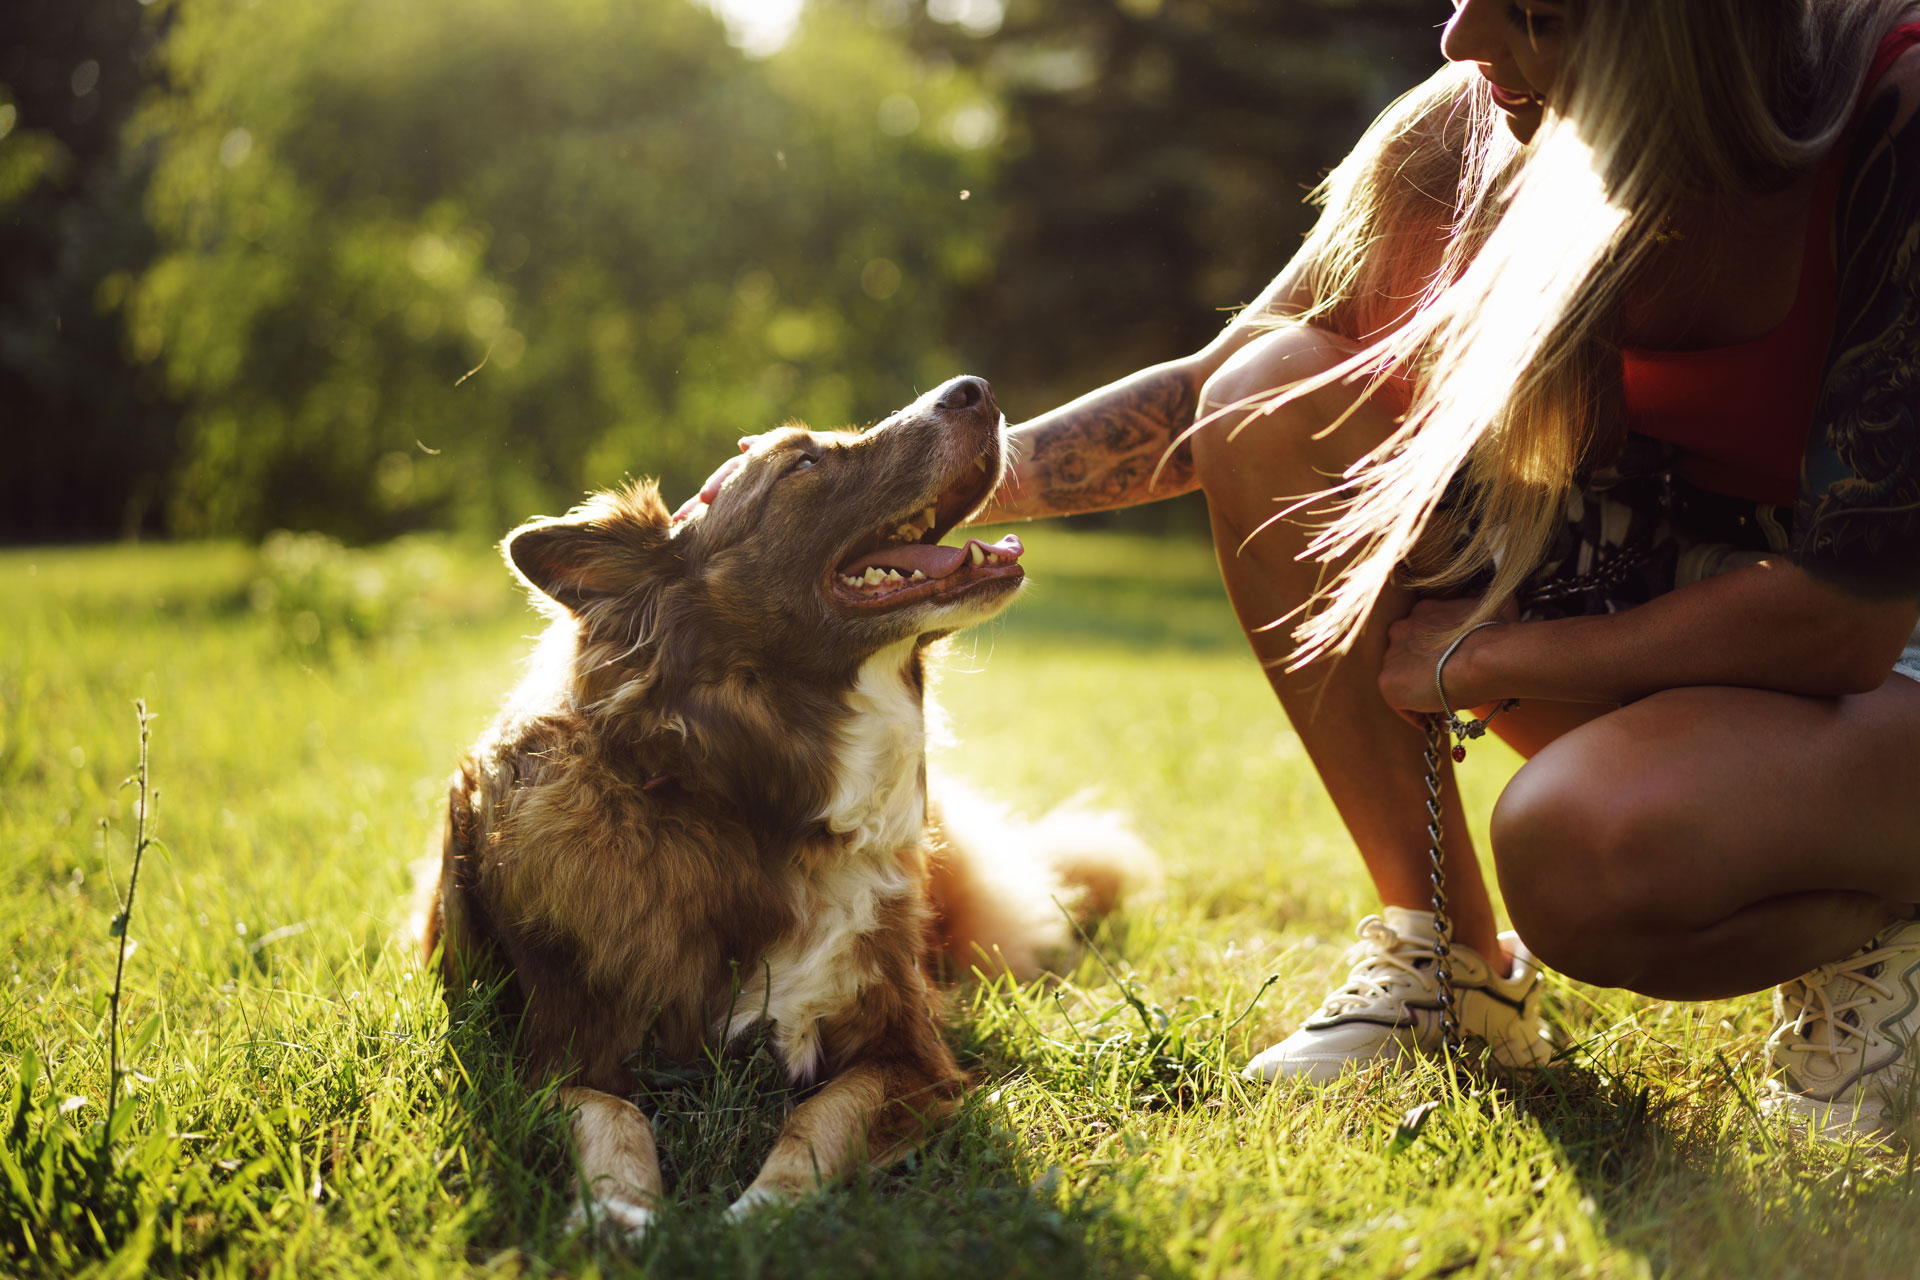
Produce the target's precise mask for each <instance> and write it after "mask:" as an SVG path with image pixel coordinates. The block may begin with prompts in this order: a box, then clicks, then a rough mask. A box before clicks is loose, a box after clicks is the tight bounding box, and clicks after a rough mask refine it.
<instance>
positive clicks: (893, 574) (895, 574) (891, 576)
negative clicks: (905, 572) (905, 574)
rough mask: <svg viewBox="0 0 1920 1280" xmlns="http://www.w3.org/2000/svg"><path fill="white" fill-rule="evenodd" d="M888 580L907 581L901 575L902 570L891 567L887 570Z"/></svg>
mask: <svg viewBox="0 0 1920 1280" xmlns="http://www.w3.org/2000/svg"><path fill="white" fill-rule="evenodd" d="M887 581H888V582H903V581H905V579H903V578H902V577H901V576H900V571H899V570H898V569H889V570H887Z"/></svg>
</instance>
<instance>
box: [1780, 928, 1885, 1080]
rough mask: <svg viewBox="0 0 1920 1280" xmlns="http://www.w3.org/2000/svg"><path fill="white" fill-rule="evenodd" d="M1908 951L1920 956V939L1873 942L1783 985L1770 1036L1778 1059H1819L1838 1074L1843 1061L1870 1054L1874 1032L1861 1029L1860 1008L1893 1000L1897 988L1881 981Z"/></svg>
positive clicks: (1862, 1027)
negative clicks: (1868, 1043)
mask: <svg viewBox="0 0 1920 1280" xmlns="http://www.w3.org/2000/svg"><path fill="white" fill-rule="evenodd" d="M1903 952H1920V939H1915V940H1905V939H1903V940H1901V941H1899V942H1893V943H1881V942H1879V941H1877V940H1876V941H1874V942H1869V943H1868V944H1867V945H1866V946H1865V947H1863V948H1861V949H1860V950H1859V951H1856V952H1855V953H1854V954H1852V955H1850V956H1848V957H1847V958H1846V959H1845V960H1836V961H1834V962H1833V963H1831V964H1823V965H1821V966H1820V967H1819V968H1818V969H1815V970H1814V971H1813V972H1812V973H1808V974H1805V975H1803V976H1801V977H1798V978H1795V979H1793V980H1792V981H1791V982H1783V983H1781V984H1780V987H1779V996H1780V1014H1781V1021H1780V1025H1779V1026H1778V1027H1776V1028H1775V1029H1774V1032H1773V1034H1772V1035H1771V1036H1769V1037H1768V1038H1767V1047H1768V1048H1769V1049H1770V1050H1772V1051H1773V1053H1774V1054H1775V1056H1776V1060H1777V1059H1778V1056H1779V1055H1782V1054H1800V1055H1809V1056H1812V1055H1817V1056H1819V1057H1821V1058H1825V1059H1826V1060H1827V1063H1828V1065H1829V1067H1830V1068H1831V1069H1836V1070H1837V1069H1838V1068H1839V1066H1840V1060H1841V1059H1842V1058H1851V1057H1853V1055H1855V1054H1857V1053H1863V1052H1865V1050H1866V1041H1867V1038H1868V1037H1869V1036H1870V1035H1871V1034H1872V1028H1871V1026H1867V1025H1862V1023H1863V1019H1862V1018H1861V1017H1860V1010H1862V1009H1865V1008H1868V1007H1869V1006H1871V1005H1873V1004H1874V1003H1876V1002H1877V1001H1881V1000H1890V999H1892V998H1893V996H1894V990H1893V988H1892V987H1891V986H1889V985H1888V984H1887V983H1885V982H1882V981H1881V980H1880V979H1881V976H1882V975H1883V974H1885V973H1886V964H1887V961H1888V960H1889V959H1891V958H1892V957H1893V956H1895V955H1898V954H1901V953H1903ZM1782 1065H1784V1064H1782ZM1822 1074H1825V1073H1822Z"/></svg>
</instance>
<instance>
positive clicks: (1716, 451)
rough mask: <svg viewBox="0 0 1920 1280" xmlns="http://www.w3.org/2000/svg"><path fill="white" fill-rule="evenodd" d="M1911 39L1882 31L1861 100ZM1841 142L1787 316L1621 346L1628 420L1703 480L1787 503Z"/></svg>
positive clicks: (1824, 342) (1817, 199) (1827, 259)
mask: <svg viewBox="0 0 1920 1280" xmlns="http://www.w3.org/2000/svg"><path fill="white" fill-rule="evenodd" d="M1916 44H1920V23H1908V24H1906V25H1904V26H1899V27H1895V28H1894V29H1893V30H1892V31H1891V32H1889V33H1888V34H1887V37H1886V39H1884V40H1882V41H1881V42H1880V50H1879V53H1878V54H1876V55H1875V57H1874V60H1873V66H1872V67H1871V68H1870V69H1869V71H1868V73H1867V79H1866V90H1863V92H1862V94H1861V99H1862V101H1865V98H1866V91H1867V90H1871V89H1872V88H1873V86H1874V85H1875V84H1877V83H1878V82H1879V80H1880V77H1882V76H1884V75H1885V74H1886V73H1887V68H1889V67H1891V66H1892V65H1893V62H1894V59H1896V58H1898V57H1899V56H1900V55H1901V54H1903V53H1905V52H1906V51H1907V50H1908V49H1910V48H1912V47H1913V46H1914V45H1916ZM1846 150H1847V148H1846V145H1845V143H1844V141H1843V143H1842V144H1841V145H1840V146H1836V147H1835V148H1834V150H1833V154H1832V155H1831V156H1829V157H1828V158H1827V161H1826V163H1825V164H1823V165H1822V166H1821V167H1820V172H1819V175H1818V176H1817V178H1816V179H1815V183H1814V194H1813V206H1812V211H1811V212H1810V213H1809V214H1808V216H1807V242H1806V248H1805V249H1804V250H1803V253H1802V258H1801V267H1800V289H1799V292H1798V293H1797V294H1796V295H1795V296H1794V300H1793V309H1792V310H1791V311H1789V312H1788V313H1787V318H1786V319H1785V320H1783V321H1781V322H1780V324H1779V325H1778V326H1776V327H1775V328H1774V329H1772V330H1771V331H1769V332H1767V333H1765V334H1763V335H1761V336H1760V337H1758V338H1754V339H1753V340H1752V341H1749V342H1741V343H1736V344H1734V345H1733V346H1730V347H1711V348H1708V349H1706V350H1701V351H1654V350H1646V349H1642V348H1637V347H1629V348H1627V349H1626V350H1625V351H1623V352H1622V353H1621V356H1622V365H1623V367H1624V368H1623V372H1624V374H1625V379H1626V399H1627V426H1628V428H1629V429H1630V430H1632V431H1636V432H1638V433H1639V434H1641V435H1643V436H1652V437H1653V438H1654V439H1656V440H1665V441H1668V442H1669V443H1671V444H1675V445H1678V446H1679V447H1680V455H1679V457H1678V458H1677V459H1676V461H1675V465H1674V472H1675V474H1677V475H1679V476H1680V477H1681V478H1683V479H1685V480H1689V481H1692V482H1693V483H1694V484H1697V485H1699V486H1700V487H1701V488H1703V489H1709V490H1712V491H1713V492H1716V493H1724V494H1729V495H1731V496H1734V497H1739V498H1750V499H1752V500H1753V501H1755V502H1770V503H1775V504H1778V505H1781V506H1788V505H1791V504H1792V503H1793V500H1794V496H1795V492H1796V490H1797V489H1798V487H1799V479H1800V459H1801V455H1802V454H1804V453H1805V452H1806V448H1807V433H1808V432H1809V431H1810V430H1812V428H1813V415H1814V410H1815V408H1816V407H1817V401H1818V399H1819V395H1820V383H1821V379H1822V377H1823V376H1824V374H1825V372H1826V364H1827V349H1828V347H1829V346H1830V345H1831V343H1832V340H1833V321H1834V315H1833V308H1834V291H1835V287H1836V284H1837V282H1836V280H1835V279H1834V262H1833V243H1832V241H1833V214H1834V203H1835V200H1836V198H1837V197H1838V195H1839V191H1840V180H1841V173H1842V170H1843V169H1844V167H1845V164H1846Z"/></svg>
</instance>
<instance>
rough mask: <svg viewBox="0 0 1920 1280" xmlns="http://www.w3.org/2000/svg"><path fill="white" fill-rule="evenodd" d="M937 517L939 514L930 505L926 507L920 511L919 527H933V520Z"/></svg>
mask: <svg viewBox="0 0 1920 1280" xmlns="http://www.w3.org/2000/svg"><path fill="white" fill-rule="evenodd" d="M938 519H939V515H938V514H937V513H936V512H935V511H934V509H933V508H932V507H928V508H927V509H926V510H925V511H922V512H921V513H920V527H921V528H922V529H931V528H933V524H934V521H935V520H938Z"/></svg>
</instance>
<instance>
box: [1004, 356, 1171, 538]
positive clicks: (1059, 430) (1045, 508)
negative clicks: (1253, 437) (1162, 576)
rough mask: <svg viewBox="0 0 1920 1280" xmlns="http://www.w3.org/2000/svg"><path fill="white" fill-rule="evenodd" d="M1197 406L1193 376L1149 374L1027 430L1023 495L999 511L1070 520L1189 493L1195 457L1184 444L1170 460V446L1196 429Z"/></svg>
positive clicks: (1009, 495) (1012, 496)
mask: <svg viewBox="0 0 1920 1280" xmlns="http://www.w3.org/2000/svg"><path fill="white" fill-rule="evenodd" d="M1198 404H1199V389H1198V388H1197V387H1196V386H1194V385H1193V382H1192V380H1191V379H1190V378H1188V377H1186V376H1183V375H1182V374H1179V373H1173V372H1168V373H1162V374H1157V375H1155V374H1149V375H1147V376H1145V377H1141V378H1135V379H1131V380H1129V381H1127V382H1122V383H1120V384H1118V385H1117V386H1114V387H1112V388H1110V389H1108V390H1107V391H1106V392H1104V393H1101V394H1098V395H1096V396H1093V397H1089V398H1088V399H1087V400H1085V401H1083V402H1079V403H1076V404H1072V405H1068V406H1067V407H1065V408H1064V409H1059V410H1056V411H1055V412H1054V413H1052V414H1049V415H1047V416H1046V417H1045V418H1041V419H1039V420H1037V421H1035V422H1033V423H1030V424H1028V426H1027V427H1026V428H1025V429H1024V430H1023V431H1022V433H1021V434H1022V435H1023V436H1024V437H1025V439H1024V444H1025V446H1026V449H1027V457H1026V458H1024V459H1023V460H1022V461H1021V462H1020V464H1019V468H1018V476H1019V481H1018V482H1019V484H1020V485H1021V488H1022V489H1024V490H1025V492H1021V491H1018V490H1016V491H1013V492H1003V493H1002V494H1001V496H1000V499H999V502H998V504H997V505H999V506H1001V507H1002V508H1003V509H1005V510H1008V511H1018V512H1019V513H1020V514H1023V515H1034V516H1040V515H1065V514H1068V513H1071V512H1079V511H1105V510H1108V509H1110V508H1113V507H1128V506H1134V505H1136V504H1138V503H1142V502H1152V501H1155V500H1157V499H1160V498H1170V497H1173V496H1174V495H1175V494H1180V493H1185V492H1187V491H1188V490H1189V489H1192V488H1193V487H1194V485H1195V484H1196V483H1197V481H1196V479H1195V476H1194V470H1193V451H1192V449H1190V448H1189V447H1188V445H1187V444H1186V442H1185V441H1182V442H1181V443H1180V444H1179V446H1178V447H1176V448H1174V449H1173V451H1172V452H1171V454H1169V453H1168V446H1170V445H1172V444H1173V442H1174V440H1175V439H1177V438H1178V437H1179V435H1180V433H1181V432H1183V431H1185V430H1186V429H1187V428H1188V427H1190V426H1192V425H1193V417H1194V413H1195V410H1196V408H1197V406H1198ZM1163 459H1164V464H1163ZM1156 468H1158V469H1159V476H1158V478H1157V479H1156V478H1155V476H1154V471H1155V469H1156Z"/></svg>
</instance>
